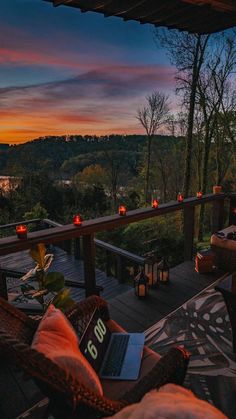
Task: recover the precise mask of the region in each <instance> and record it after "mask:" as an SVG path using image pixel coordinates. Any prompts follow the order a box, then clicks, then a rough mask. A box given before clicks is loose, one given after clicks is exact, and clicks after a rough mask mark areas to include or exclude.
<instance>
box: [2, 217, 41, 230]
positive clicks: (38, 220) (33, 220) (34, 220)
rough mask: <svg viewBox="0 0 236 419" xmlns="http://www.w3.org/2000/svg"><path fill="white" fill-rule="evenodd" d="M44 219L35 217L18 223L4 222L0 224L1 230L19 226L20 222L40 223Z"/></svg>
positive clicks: (26, 223)
mask: <svg viewBox="0 0 236 419" xmlns="http://www.w3.org/2000/svg"><path fill="white" fill-rule="evenodd" d="M41 221H42V220H41V219H40V218H33V219H32V220H23V221H18V222H17V223H11V224H4V225H0V230H7V229H8V228H14V227H16V226H18V225H19V224H25V225H28V224H37V223H40V222H41Z"/></svg>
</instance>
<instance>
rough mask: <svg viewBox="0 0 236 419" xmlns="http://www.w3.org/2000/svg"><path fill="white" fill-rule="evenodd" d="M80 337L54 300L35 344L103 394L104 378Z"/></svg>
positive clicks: (42, 322)
mask: <svg viewBox="0 0 236 419" xmlns="http://www.w3.org/2000/svg"><path fill="white" fill-rule="evenodd" d="M78 343H79V342H78V337H77V335H76V333H75V331H74V329H73V327H72V326H71V324H70V322H69V321H68V320H67V318H66V317H65V316H64V314H63V313H62V312H61V311H60V310H58V309H57V308H55V307H54V306H53V305H52V304H50V306H49V307H48V309H47V311H46V313H45V315H44V316H43V318H42V320H41V322H40V324H39V327H38V329H37V331H36V333H35V335H34V338H33V342H32V348H34V349H36V350H37V351H39V352H42V353H43V354H44V355H45V356H46V357H47V358H50V359H51V360H52V361H53V362H55V363H56V364H57V365H59V366H60V367H61V368H63V369H64V370H65V371H66V373H67V374H68V375H69V374H70V375H71V376H72V377H73V378H75V379H77V380H78V381H81V382H82V383H83V384H84V385H86V386H87V387H89V388H90V389H91V390H93V391H95V392H97V393H99V394H100V395H102V394H103V390H102V386H101V383H100V380H99V378H98V376H97V374H96V372H95V371H94V369H93V368H92V367H91V365H90V364H89V363H88V361H87V360H86V359H85V357H84V356H83V354H82V353H81V351H80V350H79V346H78Z"/></svg>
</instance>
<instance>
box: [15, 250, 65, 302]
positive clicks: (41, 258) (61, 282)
mask: <svg viewBox="0 0 236 419" xmlns="http://www.w3.org/2000/svg"><path fill="white" fill-rule="evenodd" d="M29 253H30V256H31V257H32V259H33V260H34V261H35V262H36V266H35V268H34V269H31V270H30V271H29V272H27V273H26V274H25V275H24V276H23V277H22V278H21V279H22V281H23V283H22V285H21V292H22V294H23V296H24V297H25V298H26V299H27V300H32V299H35V300H37V301H38V303H39V304H41V306H42V309H43V310H46V308H47V307H48V305H49V303H51V302H52V303H53V304H54V305H55V306H56V307H60V308H64V309H65V308H67V307H69V305H71V304H73V300H72V299H71V297H70V291H69V290H67V289H64V286H65V279H64V275H63V274H62V273H61V272H48V269H49V267H50V265H51V263H52V260H53V255H52V254H46V247H45V245H44V244H43V243H39V244H37V245H36V246H33V247H32V248H31V249H30V252H29ZM29 279H33V281H32V283H31V284H29V283H27V282H26V281H27V280H29Z"/></svg>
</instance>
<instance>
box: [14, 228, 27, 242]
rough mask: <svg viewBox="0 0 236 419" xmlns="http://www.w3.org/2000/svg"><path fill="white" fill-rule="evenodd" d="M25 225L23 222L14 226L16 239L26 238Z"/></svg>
mask: <svg viewBox="0 0 236 419" xmlns="http://www.w3.org/2000/svg"><path fill="white" fill-rule="evenodd" d="M27 232H28V230H27V227H26V225H24V224H19V225H18V226H16V234H17V237H18V239H21V240H24V239H27Z"/></svg>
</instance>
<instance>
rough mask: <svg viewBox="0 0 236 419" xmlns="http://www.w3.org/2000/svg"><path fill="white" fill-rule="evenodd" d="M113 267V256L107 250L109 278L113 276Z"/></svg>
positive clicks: (107, 272)
mask: <svg viewBox="0 0 236 419" xmlns="http://www.w3.org/2000/svg"><path fill="white" fill-rule="evenodd" d="M111 266H112V255H111V253H110V252H109V251H108V250H106V275H107V276H112V271H111Z"/></svg>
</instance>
